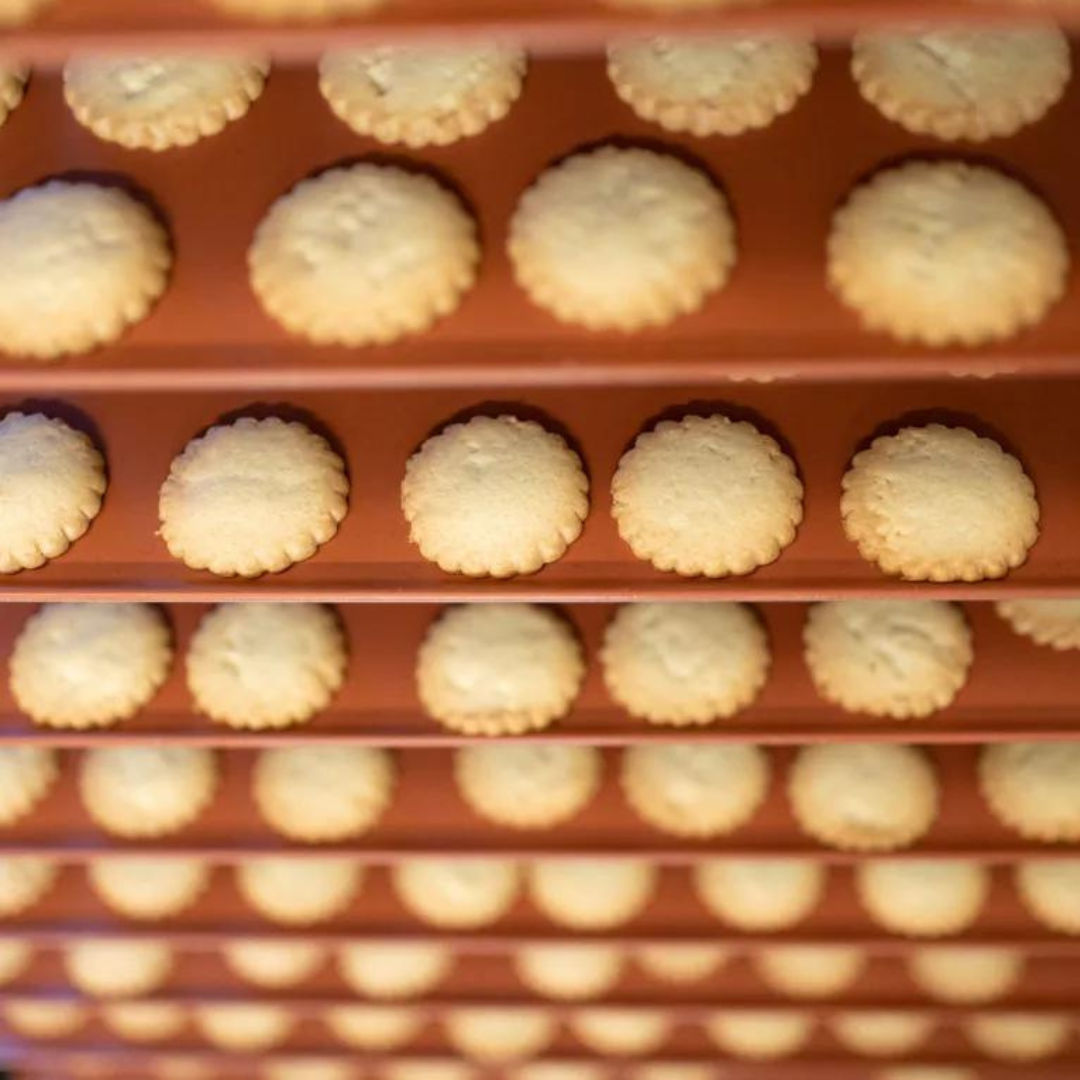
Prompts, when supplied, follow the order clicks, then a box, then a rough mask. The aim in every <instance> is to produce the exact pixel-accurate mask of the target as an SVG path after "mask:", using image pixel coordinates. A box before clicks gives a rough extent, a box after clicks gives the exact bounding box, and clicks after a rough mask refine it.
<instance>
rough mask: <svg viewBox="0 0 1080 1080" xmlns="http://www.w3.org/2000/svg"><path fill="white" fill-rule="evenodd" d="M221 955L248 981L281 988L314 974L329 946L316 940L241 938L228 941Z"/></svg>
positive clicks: (322, 961)
mask: <svg viewBox="0 0 1080 1080" xmlns="http://www.w3.org/2000/svg"><path fill="white" fill-rule="evenodd" d="M221 955H222V958H223V959H224V961H225V963H226V965H227V966H228V967H229V968H230V969H231V970H232V971H233V972H234V973H235V974H236V975H238V976H239V977H240V978H241V979H243V980H244V981H245V982H249V983H253V984H254V985H255V986H261V987H267V988H270V989H280V988H282V987H286V986H296V985H297V984H298V983H302V982H305V981H306V980H307V979H309V978H311V976H312V975H314V974H315V972H316V971H318V970H319V968H321V967H322V966H323V964H324V963H325V962H326V957H327V949H326V947H325V946H323V945H321V944H319V943H318V942H314V941H276V940H274V939H273V938H242V939H237V940H233V941H226V942H225V944H224V946H223V948H222V953H221Z"/></svg>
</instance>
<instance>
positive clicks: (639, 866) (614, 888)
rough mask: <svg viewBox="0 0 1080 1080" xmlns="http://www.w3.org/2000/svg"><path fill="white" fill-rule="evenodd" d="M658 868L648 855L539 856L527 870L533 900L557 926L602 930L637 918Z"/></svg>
mask: <svg viewBox="0 0 1080 1080" xmlns="http://www.w3.org/2000/svg"><path fill="white" fill-rule="evenodd" d="M659 879H660V874H659V870H658V868H657V867H656V866H655V865H654V864H653V863H650V862H647V861H645V860H644V859H634V858H617V859H616V858H612V859H602V860H590V859H575V858H565V859H538V860H536V861H535V862H533V863H531V864H530V865H529V868H528V878H527V881H528V889H529V898H530V899H531V900H532V902H533V904H535V905H536V907H537V908H539V909H540V911H541V912H542V913H543V914H544V915H545V916H546V917H547V918H549V919H550V920H551V921H552V922H554V923H557V924H558V925H559V926H566V927H570V928H571V929H574V930H603V929H608V928H611V927H614V926H621V925H622V924H623V923H627V922H629V921H630V920H631V919H634V918H636V917H637V916H638V915H639V914H640V913H641V912H642V911H644V910H645V908H646V907H647V906H648V904H649V902H650V901H651V900H652V898H653V894H654V893H655V892H656V889H657V886H658V884H659Z"/></svg>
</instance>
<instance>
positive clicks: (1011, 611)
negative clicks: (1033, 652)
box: [994, 600, 1080, 649]
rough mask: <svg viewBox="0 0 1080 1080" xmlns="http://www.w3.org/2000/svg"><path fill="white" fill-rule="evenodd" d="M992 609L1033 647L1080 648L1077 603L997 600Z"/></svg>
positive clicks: (1079, 604) (1079, 624)
mask: <svg viewBox="0 0 1080 1080" xmlns="http://www.w3.org/2000/svg"><path fill="white" fill-rule="evenodd" d="M994 607H995V609H996V610H997V613H998V614H999V615H1000V616H1001V617H1002V618H1003V619H1004V620H1005V621H1006V622H1007V623H1008V624H1009V625H1010V626H1011V627H1012V628H1013V630H1015V631H1016V632H1017V633H1018V634H1023V635H1024V637H1028V638H1031V640H1032V641H1034V642H1035V644H1036V645H1049V646H1050V648H1052V649H1080V600H998V601H997V602H996V603H995V605H994Z"/></svg>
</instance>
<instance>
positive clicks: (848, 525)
mask: <svg viewBox="0 0 1080 1080" xmlns="http://www.w3.org/2000/svg"><path fill="white" fill-rule="evenodd" d="M842 486H843V495H842V497H841V500H840V511H841V514H842V516H843V522H844V532H845V534H846V535H847V538H848V539H849V540H851V541H852V542H853V543H854V544H856V545H857V546H858V549H859V554H860V555H861V556H862V557H863V558H864V559H866V560H867V561H868V562H872V563H876V564H877V566H878V567H879V568H880V569H881V570H883V571H884V572H885V573H887V574H894V575H898V576H899V577H902V578H904V579H905V580H907V581H982V580H984V579H986V578H1000V577H1004V576H1005V575H1006V574H1007V573H1008V572H1009V570H1010V569H1014V568H1015V567H1017V566H1021V565H1022V564H1023V563H1024V562H1025V561H1026V560H1027V556H1028V551H1029V549H1030V548H1031V547H1032V545H1033V544H1034V543H1035V541H1036V540H1037V539H1038V536H1039V503H1038V500H1037V499H1036V496H1035V485H1034V484H1032V482H1031V480H1030V479H1029V478H1028V476H1027V474H1026V473H1025V472H1024V469H1023V466H1022V465H1021V464H1020V462H1019V461H1017V460H1016V458H1014V457H1013V456H1012V455H1011V454H1008V453H1006V452H1005V451H1004V450H1002V448H1001V447H1000V446H999V445H998V444H997V443H996V442H994V440H993V439H986V438H982V437H980V436H978V435H976V434H975V432H973V431H969V430H968V429H967V428H950V427H944V426H943V425H941V424H927V425H926V426H925V427H906V428H902V429H901V430H900V431H899V432H897V434H895V435H882V436H880V437H879V438H877V439H875V440H874V441H873V443H871V445H870V447H869V449H867V450H863V451H861V452H860V453H858V454H856V455H855V457H854V458H853V459H852V462H851V466H850V467H849V468H848V471H847V472H846V473H845V474H844V479H843V484H842Z"/></svg>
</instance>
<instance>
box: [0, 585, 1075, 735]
mask: <svg viewBox="0 0 1080 1080" xmlns="http://www.w3.org/2000/svg"><path fill="white" fill-rule="evenodd" d="M34 610H35V608H34V607H33V606H31V605H24V604H8V605H5V606H2V607H0V656H4V657H6V656H8V655H9V654H10V652H11V648H12V645H13V643H14V640H15V638H16V636H17V635H18V633H19V631H20V630H21V628H22V626H23V623H24V622H25V620H26V619H27V618H28V617H29V615H30V614H31V613H32V612H33V611H34ZM208 610H209V608H208V607H207V606H205V605H201V604H178V605H175V606H174V607H172V608H171V609H170V610H169V612H168V617H169V620H170V622H171V624H172V626H173V628H174V631H175V635H176V660H175V662H174V664H173V669H172V673H171V675H170V677H169V679H168V681H167V682H166V684H165V686H164V687H163V688H162V690H161V691H160V693H159V694H158V695H157V696H156V697H155V698H154V699H153V701H151V702H150V704H149V705H148V706H147V707H146V708H145V709H144V710H143V711H142V712H141V713H140V714H139V715H138V716H137V717H135V718H134V719H133V720H131V721H128V722H125V723H122V724H120V725H118V726H116V727H113V728H105V729H100V730H90V731H71V730H65V729H55V728H46V727H38V726H36V725H35V724H33V723H32V722H31V721H30V720H29V718H28V717H26V716H24V715H23V714H21V713H20V712H19V711H18V710H17V708H16V706H15V702H14V700H13V699H12V696H11V691H10V689H9V687H8V684H7V681H6V680H0V744H2V743H4V742H10V743H37V744H40V745H47V746H57V747H80V746H101V745H104V744H122V743H128V742H145V741H147V740H152V741H154V742H171V743H184V744H188V745H202V746H218V747H225V746H236V747H249V748H250V747H254V746H281V745H286V744H289V745H292V744H304V743H317V742H333V743H370V744H373V745H377V746H391V747H403V748H405V747H412V748H416V747H429V748H434V747H448V746H458V745H465V744H468V743H469V742H470V741H471V742H475V740H470V739H469V738H468V737H465V736H461V735H458V734H456V733H455V732H453V731H450V730H448V729H446V728H443V727H442V726H441V725H440V724H439V723H438V722H436V721H435V720H432V719H431V718H429V717H428V716H427V715H426V714H425V713H424V712H423V710H422V708H421V706H420V703H419V700H418V699H417V696H416V688H415V680H414V665H415V657H416V652H417V649H418V647H419V646H420V643H421V642H422V641H423V638H424V635H425V634H426V632H427V629H428V627H429V626H430V625H431V623H432V622H433V621H434V620H435V619H436V618H437V617H438V614H439V611H440V608H438V607H437V606H435V605H428V604H392V605H384V606H380V607H378V608H372V607H370V606H366V605H355V604H347V605H343V606H341V607H340V608H339V609H338V612H339V614H340V616H341V618H342V620H343V623H344V626H345V630H346V634H347V636H348V640H349V650H350V659H349V668H348V675H347V678H346V682H345V686H344V687H343V689H342V691H341V693H339V694H338V695H337V697H336V698H335V699H334V700H333V701H332V702H331V705H330V707H329V709H327V711H326V712H324V713H322V714H320V715H319V716H317V717H315V718H314V719H313V720H312V721H311V722H310V723H308V724H304V725H302V726H300V727H295V728H289V729H286V730H283V731H234V730H233V729H232V728H229V727H227V726H225V725H222V724H215V723H213V722H211V721H210V720H209V719H207V718H206V717H204V716H200V715H198V714H196V713H195V711H194V706H193V702H192V700H191V696H190V694H189V693H188V690H187V685H186V682H185V678H184V656H185V655H186V651H187V646H188V642H189V641H190V638H191V634H192V632H193V630H194V628H195V626H196V625H197V624H198V622H199V619H200V618H201V617H202V616H203V615H204V614H205V612H206V611H208ZM614 610H615V607H614V605H611V604H577V605H574V606H573V607H570V608H566V609H564V612H565V614H566V615H567V617H568V618H569V619H570V621H571V623H572V624H573V626H574V627H575V628H576V629H577V631H578V632H579V633H580V635H581V638H582V644H583V646H584V650H585V654H586V657H587V661H588V671H587V675H586V679H585V683H584V686H583V689H582V692H581V696H580V697H579V698H578V702H577V705H576V706H575V708H574V710H573V712H571V714H570V715H569V716H568V717H566V718H565V719H564V720H562V721H560V722H559V723H558V724H556V725H554V726H553V727H551V728H548V729H547V730H546V731H544V732H542V733H536V734H533V735H527V736H524V737H523V738H524V739H529V740H533V741H544V742H572V743H585V744H589V745H600V746H627V745H633V744H635V743H643V742H659V741H668V740H671V739H677V740H679V741H680V742H703V743H704V742H723V741H728V740H736V741H743V740H747V739H749V740H752V741H755V742H758V743H763V744H783V743H808V742H817V741H825V740H829V741H836V740H840V739H860V740H890V741H900V742H908V741H911V740H918V741H919V742H921V743H952V742H957V743H961V742H992V741H995V740H999V739H1001V740H1006V739H1024V740H1031V739H1043V738H1068V737H1071V736H1076V735H1078V734H1080V719H1078V717H1077V713H1076V700H1077V696H1078V695H1080V665H1078V664H1077V659H1076V654H1075V653H1069V652H1056V651H1055V650H1053V649H1048V648H1044V647H1040V646H1038V645H1035V644H1034V643H1033V642H1031V641H1030V640H1028V639H1027V638H1024V637H1021V636H1019V635H1017V634H1014V633H1013V632H1012V631H1011V630H1010V629H1009V627H1008V625H1007V624H1006V623H1005V622H1003V621H1002V620H1001V619H1000V618H999V617H998V616H997V615H996V614H995V613H994V610H993V607H992V606H991V605H990V604H978V603H972V604H968V605H967V606H966V609H965V610H966V613H967V617H968V621H969V623H970V625H971V627H972V630H973V633H974V641H975V663H974V665H973V667H972V669H971V675H970V677H969V679H968V682H967V685H966V686H965V687H964V688H963V690H962V691H961V692H960V694H959V695H958V697H957V699H956V701H955V703H954V704H953V705H952V706H950V707H949V708H948V709H945V710H943V711H941V712H939V713H936V714H935V715H934V716H933V717H932V718H930V719H927V720H924V721H887V720H881V719H876V718H874V717H870V716H859V715H854V714H851V713H845V712H843V711H842V710H840V709H838V708H836V707H834V706H831V705H829V704H828V702H826V701H824V700H822V699H821V698H820V697H819V696H818V695H817V693H816V692H815V691H814V688H813V684H812V683H811V681H810V676H809V674H808V673H807V670H806V667H805V664H804V662H803V647H802V627H803V624H804V622H805V619H806V613H807V610H808V608H807V606H806V605H803V604H768V605H763V606H761V607H760V608H759V609H758V611H759V614H760V615H761V618H762V619H763V621H764V622H765V624H766V626H767V628H768V634H769V640H770V646H771V650H772V668H771V672H770V676H769V681H768V684H767V685H766V687H765V690H764V691H763V692H762V695H761V697H760V698H759V699H758V701H757V702H756V703H755V704H754V705H753V706H751V707H750V708H749V709H747V710H745V711H744V712H742V713H741V714H740V715H739V716H737V717H735V718H733V719H731V720H725V721H721V722H719V723H716V724H712V725H709V726H707V727H702V728H696V727H695V728H684V729H672V728H669V727H661V726H656V725H652V724H648V723H646V722H644V721H641V720H635V719H633V718H632V717H630V716H629V715H628V714H627V713H625V712H624V711H623V710H622V709H621V708H620V707H619V706H618V705H616V704H615V703H614V702H613V701H612V700H611V698H610V697H609V696H608V694H607V691H606V689H605V688H604V684H603V679H602V677H601V673H600V660H599V655H598V654H599V650H600V645H601V640H602V636H603V631H604V628H605V627H606V626H607V623H608V621H609V620H610V619H611V617H612V614H613V613H614ZM504 741H517V740H516V739H515V738H514V737H509V736H508V737H506V739H505V740H504Z"/></svg>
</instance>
